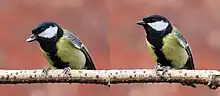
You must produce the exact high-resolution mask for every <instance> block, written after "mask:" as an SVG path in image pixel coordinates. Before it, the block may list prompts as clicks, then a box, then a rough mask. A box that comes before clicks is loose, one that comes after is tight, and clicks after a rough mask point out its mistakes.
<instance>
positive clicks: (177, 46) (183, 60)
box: [137, 15, 195, 87]
mask: <svg viewBox="0 0 220 96" xmlns="http://www.w3.org/2000/svg"><path fill="white" fill-rule="evenodd" d="M137 24H138V25H141V26H143V27H144V29H145V31H146V33H147V35H146V43H147V46H148V49H149V50H150V52H151V53H152V55H153V58H154V59H155V60H156V62H157V65H156V70H157V71H163V74H164V72H165V71H167V70H168V69H187V70H193V69H195V67H194V62H193V56H192V53H191V48H190V46H189V44H188V43H187V41H186V40H185V38H184V37H183V35H182V34H181V32H180V31H179V30H178V29H177V28H176V27H175V26H173V25H172V24H171V23H170V22H169V20H168V19H167V18H166V17H164V16H161V15H149V16H146V17H144V18H143V19H142V20H141V21H138V22H137ZM184 85H185V84H184ZM186 85H190V86H192V87H195V85H193V84H186Z"/></svg>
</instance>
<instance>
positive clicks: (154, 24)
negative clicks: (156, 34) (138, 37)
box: [147, 20, 169, 31]
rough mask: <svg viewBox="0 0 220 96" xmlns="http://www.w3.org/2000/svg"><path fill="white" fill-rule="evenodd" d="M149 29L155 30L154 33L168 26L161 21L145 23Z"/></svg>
mask: <svg viewBox="0 0 220 96" xmlns="http://www.w3.org/2000/svg"><path fill="white" fill-rule="evenodd" d="M147 24H148V25H149V26H150V27H152V28H153V29H155V30H156V31H162V30H165V29H166V28H167V26H168V25H169V24H168V23H167V22H164V21H163V20H161V21H157V22H152V23H147Z"/></svg>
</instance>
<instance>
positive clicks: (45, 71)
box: [43, 67, 51, 76]
mask: <svg viewBox="0 0 220 96" xmlns="http://www.w3.org/2000/svg"><path fill="white" fill-rule="evenodd" d="M49 70H51V68H49V67H44V68H43V73H44V74H45V75H46V76H47V74H48V71H49Z"/></svg>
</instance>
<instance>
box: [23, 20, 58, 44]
mask: <svg viewBox="0 0 220 96" xmlns="http://www.w3.org/2000/svg"><path fill="white" fill-rule="evenodd" d="M61 31H62V29H61V28H60V27H59V25H57V24H56V23H55V22H42V23H40V24H39V25H37V26H36V27H35V28H33V29H32V34H31V36H30V37H29V38H28V39H27V40H26V41H27V42H32V41H35V40H37V41H39V40H43V41H44V40H56V39H57V36H58V34H59V33H60V32H61Z"/></svg>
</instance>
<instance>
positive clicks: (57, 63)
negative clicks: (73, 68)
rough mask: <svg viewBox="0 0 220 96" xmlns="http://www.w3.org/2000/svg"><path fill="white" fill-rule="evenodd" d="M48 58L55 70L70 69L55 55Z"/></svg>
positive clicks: (67, 64)
mask: <svg viewBox="0 0 220 96" xmlns="http://www.w3.org/2000/svg"><path fill="white" fill-rule="evenodd" d="M49 58H50V59H51V60H52V61H53V66H54V67H55V68H57V69H64V68H66V67H70V66H69V63H66V62H63V61H62V60H61V59H60V58H59V57H58V56H57V55H50V56H49Z"/></svg>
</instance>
